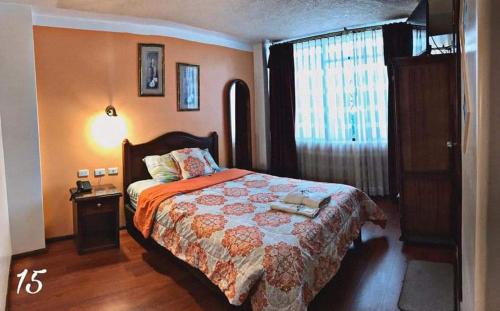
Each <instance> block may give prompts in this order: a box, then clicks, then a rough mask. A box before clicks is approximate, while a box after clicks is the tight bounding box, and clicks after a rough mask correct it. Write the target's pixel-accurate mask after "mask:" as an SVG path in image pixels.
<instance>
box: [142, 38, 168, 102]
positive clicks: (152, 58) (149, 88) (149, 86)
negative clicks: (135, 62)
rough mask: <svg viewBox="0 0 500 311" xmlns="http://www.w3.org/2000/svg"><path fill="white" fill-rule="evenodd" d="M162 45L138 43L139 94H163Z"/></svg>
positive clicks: (163, 66)
mask: <svg viewBox="0 0 500 311" xmlns="http://www.w3.org/2000/svg"><path fill="white" fill-rule="evenodd" d="M164 62H165V61H164V45H163V44H144V43H139V96H165V80H164V77H165V69H164V68H165V65H164Z"/></svg>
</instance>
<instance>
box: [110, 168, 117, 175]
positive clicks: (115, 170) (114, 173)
mask: <svg viewBox="0 0 500 311" xmlns="http://www.w3.org/2000/svg"><path fill="white" fill-rule="evenodd" d="M108 175H118V167H110V168H108Z"/></svg>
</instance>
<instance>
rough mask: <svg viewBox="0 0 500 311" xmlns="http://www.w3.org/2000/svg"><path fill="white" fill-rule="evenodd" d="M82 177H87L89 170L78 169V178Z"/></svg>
mask: <svg viewBox="0 0 500 311" xmlns="http://www.w3.org/2000/svg"><path fill="white" fill-rule="evenodd" d="M83 177H89V170H88V169H86V168H85V169H82V170H78V178H83Z"/></svg>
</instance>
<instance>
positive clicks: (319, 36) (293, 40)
mask: <svg viewBox="0 0 500 311" xmlns="http://www.w3.org/2000/svg"><path fill="white" fill-rule="evenodd" d="M407 20H408V18H407V17H405V18H398V19H392V20H389V21H385V22H382V23H377V24H366V25H361V26H355V27H354V28H349V29H348V28H345V27H344V28H342V29H339V30H334V31H329V32H325V33H318V34H313V35H308V36H306V37H297V38H291V39H285V40H280V41H274V42H271V45H274V44H281V43H300V42H305V41H310V40H317V39H322V38H328V37H333V36H336V35H341V34H344V33H348V32H360V31H366V30H371V29H378V28H380V27H382V26H383V25H387V24H392V23H401V22H406V21H407Z"/></svg>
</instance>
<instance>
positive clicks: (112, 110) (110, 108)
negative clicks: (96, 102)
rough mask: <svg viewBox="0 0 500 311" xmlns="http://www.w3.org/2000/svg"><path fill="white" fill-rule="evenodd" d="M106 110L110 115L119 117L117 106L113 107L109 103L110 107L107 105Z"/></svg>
mask: <svg viewBox="0 0 500 311" xmlns="http://www.w3.org/2000/svg"><path fill="white" fill-rule="evenodd" d="M105 111H106V114H107V115H108V116H109V117H117V116H118V114H117V113H116V108H115V107H113V105H109V106H108V107H106V110H105Z"/></svg>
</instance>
